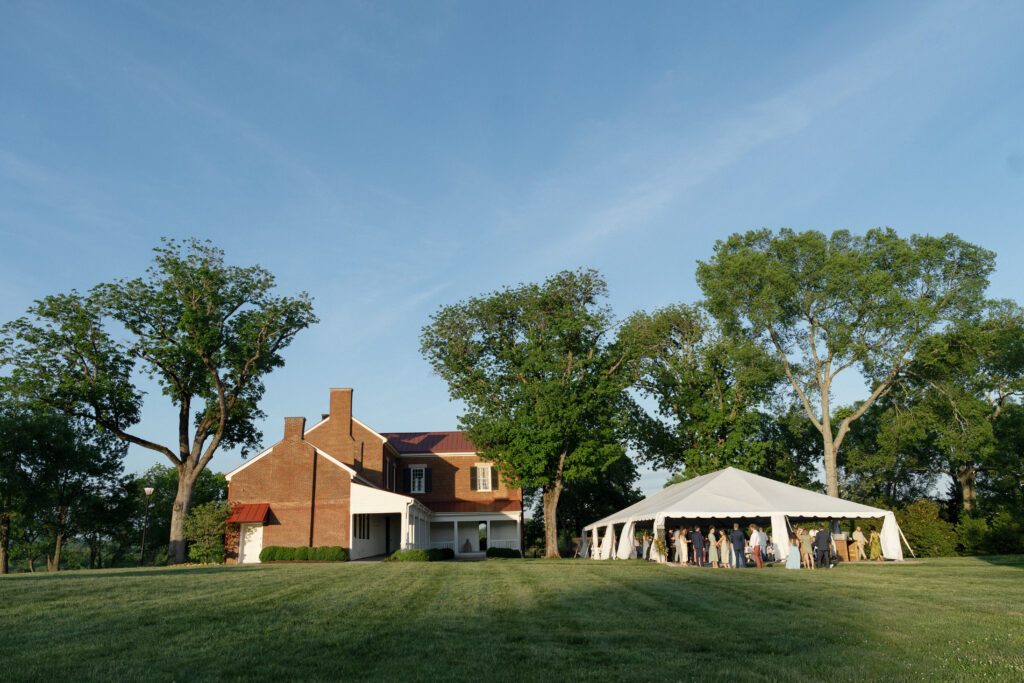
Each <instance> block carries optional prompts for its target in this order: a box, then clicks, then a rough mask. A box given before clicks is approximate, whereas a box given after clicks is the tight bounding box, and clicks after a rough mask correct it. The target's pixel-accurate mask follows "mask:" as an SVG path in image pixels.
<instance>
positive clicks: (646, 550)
mask: <svg viewBox="0 0 1024 683" xmlns="http://www.w3.org/2000/svg"><path fill="white" fill-rule="evenodd" d="M650 553H651V536H650V534H648V533H647V532H646V531H644V537H643V541H642V543H641V545H640V557H641V558H643V559H645V560H649V559H651V558H650Z"/></svg>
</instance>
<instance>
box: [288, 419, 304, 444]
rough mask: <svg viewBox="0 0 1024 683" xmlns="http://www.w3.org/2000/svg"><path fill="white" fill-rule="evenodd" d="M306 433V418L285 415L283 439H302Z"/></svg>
mask: <svg viewBox="0 0 1024 683" xmlns="http://www.w3.org/2000/svg"><path fill="white" fill-rule="evenodd" d="M305 433H306V418H304V417H286V418H285V419H284V438H285V441H302V440H303V438H304V435H305Z"/></svg>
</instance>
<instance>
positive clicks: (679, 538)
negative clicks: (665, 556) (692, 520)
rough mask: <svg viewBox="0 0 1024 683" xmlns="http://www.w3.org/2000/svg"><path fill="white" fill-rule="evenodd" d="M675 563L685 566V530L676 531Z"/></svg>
mask: <svg viewBox="0 0 1024 683" xmlns="http://www.w3.org/2000/svg"><path fill="white" fill-rule="evenodd" d="M676 562H678V563H679V565H680V566H684V565H685V564H686V529H676Z"/></svg>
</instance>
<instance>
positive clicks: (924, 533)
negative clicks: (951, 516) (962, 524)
mask: <svg viewBox="0 0 1024 683" xmlns="http://www.w3.org/2000/svg"><path fill="white" fill-rule="evenodd" d="M896 521H898V522H899V525H900V528H901V529H902V530H903V535H904V536H906V537H907V542H909V543H910V547H912V548H913V549H914V552H915V553H917V555H918V556H919V557H947V556H950V555H955V554H956V541H957V539H956V532H955V531H954V529H953V525H952V524H950V523H949V522H947V521H945V520H943V519H941V518H940V517H939V505H938V504H937V503H935V502H933V501H930V500H918V501H915V502H913V503H911V504H910V505H908V506H907V507H905V508H903V509H902V510H897V511H896Z"/></svg>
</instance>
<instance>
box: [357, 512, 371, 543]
mask: <svg viewBox="0 0 1024 683" xmlns="http://www.w3.org/2000/svg"><path fill="white" fill-rule="evenodd" d="M355 527H356V529H355V532H356V538H362V539H367V538H369V537H370V515H355Z"/></svg>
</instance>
